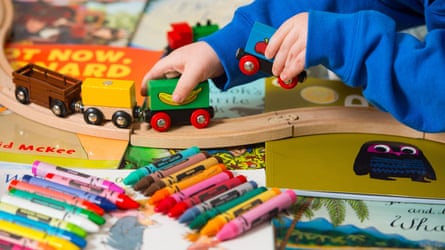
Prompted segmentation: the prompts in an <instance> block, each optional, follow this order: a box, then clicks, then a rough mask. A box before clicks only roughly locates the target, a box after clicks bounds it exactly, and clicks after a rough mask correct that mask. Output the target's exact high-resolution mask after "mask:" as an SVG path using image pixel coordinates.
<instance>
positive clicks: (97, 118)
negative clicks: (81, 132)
mask: <svg viewBox="0 0 445 250" xmlns="http://www.w3.org/2000/svg"><path fill="white" fill-rule="evenodd" d="M83 119H84V120H85V122H86V123H88V124H93V125H101V124H102V123H103V122H104V114H102V112H100V110H98V109H96V108H88V109H87V110H85V112H84V113H83Z"/></svg>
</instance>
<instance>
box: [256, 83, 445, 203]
mask: <svg viewBox="0 0 445 250" xmlns="http://www.w3.org/2000/svg"><path fill="white" fill-rule="evenodd" d="M270 81H273V79H271V80H270ZM330 105H337V106H367V105H369V104H368V103H367V102H366V100H365V99H364V98H363V96H361V94H360V89H353V88H349V87H347V86H345V85H344V84H343V83H342V82H340V81H336V80H323V79H308V81H306V82H304V83H302V84H300V85H298V86H297V87H296V88H295V89H293V90H290V91H289V90H283V89H280V88H278V87H276V86H275V84H273V82H269V84H267V83H266V102H265V109H266V110H268V111H272V110H279V109H286V108H295V107H311V106H330ZM410 150H413V151H410ZM444 150H445V145H443V144H441V143H437V142H432V141H428V140H423V139H412V138H404V137H399V136H386V135H377V134H357V133H350V134H348V133H343V134H320V135H311V136H300V137H295V138H289V139H283V140H277V141H270V142H266V155H267V157H266V166H267V168H266V176H267V177H266V180H267V185H268V186H278V187H282V188H293V189H297V190H299V191H301V192H303V193H304V194H306V195H311V196H327V197H343V198H348V197H349V198H350V197H366V198H367V199H378V200H382V199H383V200H401V201H412V202H415V201H417V202H424V201H428V202H431V201H434V202H437V203H445V192H444V191H443V188H441V187H443V186H444V185H445V182H444V181H445V169H444V168H443V167H442V163H441V162H442V159H443V155H442V154H443V153H442V152H443V151H444ZM416 171H420V172H421V173H420V174H418V173H416Z"/></svg>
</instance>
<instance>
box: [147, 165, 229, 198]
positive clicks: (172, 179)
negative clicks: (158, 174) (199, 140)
mask: <svg viewBox="0 0 445 250" xmlns="http://www.w3.org/2000/svg"><path fill="white" fill-rule="evenodd" d="M218 163H220V161H219V158H217V157H213V156H212V157H209V158H207V159H205V160H203V161H200V162H198V163H195V164H193V165H191V166H188V167H186V168H184V169H181V170H179V171H178V172H175V173H173V174H171V175H168V176H166V177H164V178H162V179H160V180H159V181H155V182H154V183H152V184H151V185H150V186H149V187H148V188H147V189H146V190H145V191H144V195H146V196H151V195H153V194H154V193H155V192H156V191H158V190H159V189H161V188H164V187H167V186H170V185H173V184H175V183H178V182H180V181H182V180H185V179H187V178H189V177H190V176H193V175H196V174H198V173H200V172H202V171H204V170H206V169H208V168H210V167H212V166H214V165H216V164H218Z"/></svg>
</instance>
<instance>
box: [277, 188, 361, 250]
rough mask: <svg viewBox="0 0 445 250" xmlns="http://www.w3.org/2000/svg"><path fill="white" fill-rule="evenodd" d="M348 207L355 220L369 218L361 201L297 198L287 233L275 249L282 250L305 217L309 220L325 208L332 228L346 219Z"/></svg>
mask: <svg viewBox="0 0 445 250" xmlns="http://www.w3.org/2000/svg"><path fill="white" fill-rule="evenodd" d="M347 205H349V206H350V207H351V208H352V210H353V211H354V212H355V214H356V216H357V218H358V219H359V220H360V221H361V222H363V221H364V220H365V219H368V218H369V210H368V207H367V205H366V203H365V202H364V201H362V200H348V199H329V198H318V197H301V196H300V197H298V199H297V201H296V202H295V204H294V205H292V207H291V208H290V209H289V211H290V213H291V216H292V217H293V218H292V223H291V225H290V226H289V228H288V229H287V232H286V234H285V236H284V238H283V240H282V241H281V244H280V246H279V247H277V249H279V250H283V249H285V247H286V244H287V242H288V240H289V237H290V236H291V234H292V231H293V230H294V228H295V226H296V225H297V223H298V221H300V219H301V218H302V217H303V216H305V217H307V218H309V219H311V218H312V217H313V216H314V212H315V211H317V210H319V209H321V208H323V207H325V208H326V209H327V211H328V215H329V219H330V221H331V223H332V225H333V226H338V225H341V223H343V222H344V221H345V218H346V206H347Z"/></svg>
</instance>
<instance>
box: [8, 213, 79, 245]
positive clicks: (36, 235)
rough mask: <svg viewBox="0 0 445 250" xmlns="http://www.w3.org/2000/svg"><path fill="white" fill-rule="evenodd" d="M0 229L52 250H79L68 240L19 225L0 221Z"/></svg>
mask: <svg viewBox="0 0 445 250" xmlns="http://www.w3.org/2000/svg"><path fill="white" fill-rule="evenodd" d="M0 228H1V229H2V230H3V231H6V232H9V233H12V234H16V235H19V236H22V237H26V238H29V239H32V240H37V241H40V242H42V243H46V244H48V245H49V246H51V247H53V248H54V249H60V250H80V248H79V247H78V246H76V245H75V244H73V243H71V242H70V241H68V240H65V239H62V238H59V237H55V236H52V235H48V234H46V233H44V232H42V231H38V230H35V229H32V228H28V227H24V226H21V225H17V224H14V223H12V222H9V221H5V220H0Z"/></svg>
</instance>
